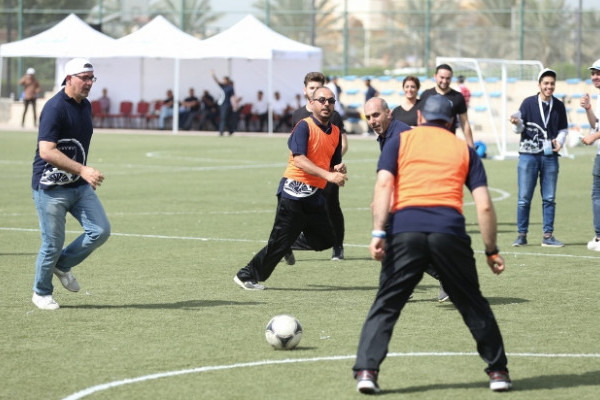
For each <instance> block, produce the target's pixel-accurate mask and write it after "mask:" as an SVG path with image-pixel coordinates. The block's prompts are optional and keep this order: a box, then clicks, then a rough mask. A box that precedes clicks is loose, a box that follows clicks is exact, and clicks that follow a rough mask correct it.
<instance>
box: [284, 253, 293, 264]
mask: <svg viewBox="0 0 600 400" xmlns="http://www.w3.org/2000/svg"><path fill="white" fill-rule="evenodd" d="M283 259H284V260H285V263H286V264H287V265H294V264H296V257H294V252H293V251H292V250H290V251H288V252H287V253H285V255H284V256H283Z"/></svg>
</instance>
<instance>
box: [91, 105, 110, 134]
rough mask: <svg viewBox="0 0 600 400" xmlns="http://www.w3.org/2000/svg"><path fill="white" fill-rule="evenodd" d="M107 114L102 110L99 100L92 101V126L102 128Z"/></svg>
mask: <svg viewBox="0 0 600 400" xmlns="http://www.w3.org/2000/svg"><path fill="white" fill-rule="evenodd" d="M106 118H108V114H106V113H105V112H103V111H102V103H100V101H99V100H94V101H92V124H93V126H94V128H102V127H103V126H102V125H104V120H105V119H106Z"/></svg>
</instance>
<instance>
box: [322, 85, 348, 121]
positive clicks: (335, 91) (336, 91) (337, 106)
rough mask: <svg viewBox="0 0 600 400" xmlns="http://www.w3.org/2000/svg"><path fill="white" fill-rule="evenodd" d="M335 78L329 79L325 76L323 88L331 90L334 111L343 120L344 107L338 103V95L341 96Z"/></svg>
mask: <svg viewBox="0 0 600 400" xmlns="http://www.w3.org/2000/svg"><path fill="white" fill-rule="evenodd" d="M337 80H338V78H337V76H334V77H332V78H331V79H330V78H329V77H328V76H325V87H328V88H329V89H331V91H332V92H333V94H335V107H334V110H335V111H337V113H338V114H340V116H341V117H342V118H344V105H343V104H342V102H341V101H340V95H341V94H342V88H341V87H340V85H338V83H337Z"/></svg>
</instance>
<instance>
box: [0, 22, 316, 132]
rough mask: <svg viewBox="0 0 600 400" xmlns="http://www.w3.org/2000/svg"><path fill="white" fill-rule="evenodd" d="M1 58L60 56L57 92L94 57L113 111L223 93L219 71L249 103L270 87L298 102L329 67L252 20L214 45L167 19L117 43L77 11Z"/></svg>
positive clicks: (7, 48)
mask: <svg viewBox="0 0 600 400" xmlns="http://www.w3.org/2000/svg"><path fill="white" fill-rule="evenodd" d="M0 57H56V58H57V63H56V77H55V82H57V87H58V85H59V84H60V82H61V81H62V79H63V78H64V76H63V71H64V63H65V62H66V61H67V60H68V59H69V58H71V57H87V58H89V59H90V60H91V61H92V63H93V64H94V67H95V69H96V75H97V76H98V82H97V83H96V84H95V85H94V89H93V90H92V92H91V93H90V99H91V100H93V99H94V98H97V97H100V93H101V90H102V88H104V87H106V88H107V89H108V92H109V96H110V97H111V100H112V104H113V106H112V107H113V110H112V111H116V107H118V104H119V103H120V102H121V101H123V100H130V101H133V102H134V103H136V102H137V101H139V100H142V99H143V100H147V101H152V100H157V99H162V98H164V97H165V93H166V90H167V89H173V91H174V94H175V96H176V98H183V97H186V96H187V92H188V88H190V87H193V88H195V89H196V94H197V95H201V92H202V91H203V90H205V89H206V90H208V91H209V92H210V93H212V94H213V96H217V95H218V92H219V87H218V86H217V84H216V83H215V82H214V81H213V79H212V78H211V76H210V71H211V70H213V69H214V70H215V71H216V74H217V76H218V77H219V78H221V77H222V76H225V75H227V76H229V77H230V78H231V79H232V80H233V81H234V82H235V90H236V94H237V95H238V96H241V97H242V102H252V101H254V100H255V99H256V92H257V91H258V90H263V91H264V92H265V93H266V94H267V98H272V96H271V94H272V93H273V92H274V91H279V92H280V93H281V95H282V97H283V98H284V99H285V100H286V101H288V102H289V103H290V104H295V103H293V101H294V100H293V99H294V97H295V95H296V94H301V93H302V84H303V80H304V75H305V74H306V73H307V72H309V71H319V70H321V67H322V52H321V49H320V48H317V47H312V46H308V45H305V44H302V43H299V42H296V41H293V40H291V39H289V38H286V37H285V36H282V35H280V34H278V33H277V32H274V31H273V30H271V29H269V28H268V27H267V26H265V25H264V24H262V23H261V22H260V21H258V20H257V19H256V18H255V17H253V16H251V15H248V16H246V17H244V18H243V19H242V20H241V21H240V22H238V23H237V24H235V25H233V26H232V27H230V28H229V29H227V30H225V31H223V32H221V33H220V34H217V35H215V36H213V37H211V38H208V39H206V40H199V39H197V38H194V37H193V36H191V35H188V34H186V33H184V32H182V31H181V30H179V29H178V28H177V27H175V26H174V25H172V24H171V23H170V22H168V21H167V20H166V19H165V18H164V17H162V16H157V17H156V18H154V19H153V20H152V21H150V22H149V23H147V24H146V25H144V26H143V27H142V28H140V29H139V30H137V31H135V32H133V33H131V34H130V35H127V36H125V37H122V38H120V39H117V40H115V39H112V38H110V37H108V36H106V35H103V34H102V33H99V32H97V31H95V30H94V29H92V28H90V27H89V26H88V25H87V24H86V23H85V22H83V21H81V20H80V19H79V18H78V17H77V16H75V15H73V14H72V15H69V16H68V17H67V18H65V19H64V20H63V21H61V22H60V23H58V24H57V25H55V26H54V27H53V28H50V29H49V30H47V31H45V32H42V33H40V34H38V35H36V36H32V37H31V38H28V39H24V40H21V41H18V42H12V43H7V44H3V45H1V46H0ZM0 60H1V58H0ZM174 125H175V128H174V129H176V124H174ZM270 127H272V124H270Z"/></svg>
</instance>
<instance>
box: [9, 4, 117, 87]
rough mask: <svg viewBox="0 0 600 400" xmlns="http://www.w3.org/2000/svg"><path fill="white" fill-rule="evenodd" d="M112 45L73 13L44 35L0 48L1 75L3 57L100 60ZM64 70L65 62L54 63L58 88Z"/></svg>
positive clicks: (112, 42) (112, 41)
mask: <svg viewBox="0 0 600 400" xmlns="http://www.w3.org/2000/svg"><path fill="white" fill-rule="evenodd" d="M115 42H116V40H115V39H113V38H111V37H110V36H107V35H105V34H103V33H100V32H98V31H97V30H95V29H94V28H92V27H90V26H89V25H88V24H86V23H85V22H84V21H82V20H81V19H80V18H79V17H77V16H76V15H75V14H70V15H69V16H67V17H66V18H65V19H63V20H62V21H60V22H59V23H57V24H56V25H54V26H53V27H52V28H50V29H48V30H46V31H44V32H41V33H38V34H37V35H34V36H31V37H28V38H26V39H22V40H18V41H16V42H10V43H4V44H2V45H0V73H1V69H2V58H3V57H40V58H64V59H70V58H73V57H88V58H92V57H101V56H103V55H104V54H107V52H109V51H112V49H113V48H114V43H115ZM63 71H64V63H62V64H60V63H57V68H56V77H55V81H56V82H57V86H58V85H60V83H61V82H62V80H63V78H64V76H62V75H63Z"/></svg>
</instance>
